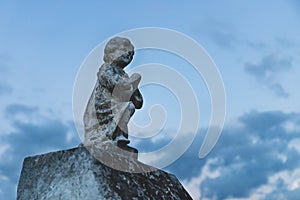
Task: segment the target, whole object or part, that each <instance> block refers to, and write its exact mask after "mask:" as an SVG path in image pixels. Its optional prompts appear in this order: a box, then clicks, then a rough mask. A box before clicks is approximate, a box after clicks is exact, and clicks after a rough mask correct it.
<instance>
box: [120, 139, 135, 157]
mask: <svg viewBox="0 0 300 200" xmlns="http://www.w3.org/2000/svg"><path fill="white" fill-rule="evenodd" d="M128 144H129V140H119V141H118V143H117V145H118V147H119V148H121V149H123V150H125V151H128V152H130V153H136V154H137V153H138V150H137V149H135V148H133V147H130V146H128Z"/></svg>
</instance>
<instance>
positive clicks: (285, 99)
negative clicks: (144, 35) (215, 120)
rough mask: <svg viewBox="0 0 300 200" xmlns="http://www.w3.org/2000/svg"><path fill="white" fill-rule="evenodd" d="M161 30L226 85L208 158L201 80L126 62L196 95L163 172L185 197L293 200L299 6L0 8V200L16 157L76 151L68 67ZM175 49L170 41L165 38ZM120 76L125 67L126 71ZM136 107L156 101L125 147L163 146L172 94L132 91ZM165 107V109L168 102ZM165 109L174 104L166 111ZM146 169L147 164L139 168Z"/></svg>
mask: <svg viewBox="0 0 300 200" xmlns="http://www.w3.org/2000/svg"><path fill="white" fill-rule="evenodd" d="M142 27H161V28H167V29H172V30H175V31H179V32H182V33H184V34H186V35H188V36H189V37H191V38H193V39H194V40H195V41H197V42H198V43H199V44H200V45H201V46H202V47H203V48H204V49H205V50H206V52H207V53H208V54H209V56H210V57H211V58H212V59H213V61H214V63H215V64H216V66H217V67H218V70H219V72H220V74H221V76H222V79H223V82H224V87H225V89H226V110H227V111H226V120H225V126H224V128H223V131H222V134H221V136H220V138H219V140H218V143H217V144H216V146H215V148H214V149H213V150H212V152H211V153H210V154H209V155H208V156H207V157H205V158H204V159H199V158H198V153H199V147H200V145H199V144H201V143H202V141H203V138H204V134H205V131H206V130H207V127H208V126H209V119H210V115H211V111H210V110H211V105H210V96H209V93H208V91H207V89H206V88H205V84H204V82H203V80H202V79H201V77H198V76H194V74H193V71H192V70H189V69H186V67H188V66H186V64H184V62H182V61H180V59H178V58H176V57H174V56H172V55H167V54H166V53H164V52H155V51H147V50H145V51H141V52H137V53H136V54H135V58H134V60H133V62H132V66H135V65H141V64H143V63H149V62H157V63H162V64H166V65H169V66H170V67H174V69H176V70H178V71H179V72H180V73H181V74H183V75H184V76H185V77H186V78H187V79H188V80H190V81H191V84H192V85H193V87H194V88H196V93H197V98H198V100H199V107H200V111H201V120H200V125H199V130H198V131H197V136H196V138H195V140H194V141H193V143H192V145H191V146H190V147H189V148H188V149H187V151H186V152H185V153H184V154H183V155H182V156H181V157H180V158H179V159H178V160H176V162H174V163H172V164H171V165H170V166H167V167H165V168H164V170H166V171H168V172H170V173H172V174H175V175H176V176H177V177H178V178H179V180H180V181H181V183H182V184H183V185H184V186H185V188H186V189H187V191H188V192H189V193H190V194H191V196H192V197H193V198H194V199H203V200H204V199H228V200H233V199H240V200H241V199H243V200H246V199H251V200H252V199H291V200H293V199H297V198H298V197H299V196H300V148H299V145H300V137H299V134H300V103H299V102H300V101H299V99H300V94H299V89H298V86H299V84H300V79H299V77H300V68H299V64H300V48H299V44H300V39H299V35H300V28H299V27H300V3H299V1H297V0H286V1H282V0H266V1H258V0H252V1H249V0H248V1H237V0H226V1H214V0H213V1H202V0H200V1H196V0H194V1H184V2H183V1H177V0H175V1H163V2H162V1H158V0H154V1H148V2H146V1H144V2H141V1H135V0H134V1H130V2H126V3H123V2H120V1H115V0H114V1H107V2H104V1H86V2H82V1H67V0H66V1H59V0H53V1H32V0H29V1H16V0H12V1H7V0H2V1H0V120H1V123H0V199H15V197H16V187H17V183H18V178H19V175H20V171H21V167H22V161H23V159H24V158H25V157H26V156H31V155H38V154H41V153H46V152H51V151H57V150H62V149H68V148H72V147H76V146H77V145H78V144H79V143H80V139H79V136H78V134H77V131H76V128H75V125H74V120H73V112H72V93H73V86H74V82H75V80H76V75H77V72H78V70H79V68H80V66H81V64H82V63H83V61H84V59H85V58H86V57H87V55H88V54H89V53H90V52H91V50H92V49H93V48H95V47H96V46H97V45H98V44H100V43H101V42H103V41H104V40H107V39H108V38H110V37H112V36H113V35H115V34H118V33H120V32H123V31H126V30H129V29H134V28H142ZM174 42H176V41H174ZM129 69H130V67H129ZM141 92H142V94H143V96H144V98H145V106H144V107H143V109H142V110H141V111H138V112H137V113H136V115H135V116H134V118H135V119H136V120H137V121H139V122H140V123H142V124H143V123H144V124H147V122H148V121H147V120H149V119H148V108H150V107H151V105H153V104H156V103H157V104H162V105H165V108H166V113H167V114H168V116H169V118H168V119H167V121H166V125H167V126H166V127H167V128H165V129H163V130H162V131H161V132H159V134H160V135H157V137H156V138H152V139H145V140H142V141H139V140H138V141H132V144H133V145H135V147H137V148H138V149H139V151H140V152H147V151H152V150H155V149H158V148H160V147H162V146H164V145H166V144H167V143H168V142H170V140H171V139H172V137H173V134H172V133H173V129H175V130H176V129H177V128H178V127H177V126H178V123H179V120H180V119H179V118H178V117H174V116H178V115H180V113H179V109H178V108H177V107H176V99H174V96H172V95H171V94H169V92H168V91H165V90H163V89H162V88H159V87H152V88H151V87H148V88H147V87H144V88H141ZM170 105H172V106H170ZM173 107H174V108H173ZM148 164H151V162H150V163H148Z"/></svg>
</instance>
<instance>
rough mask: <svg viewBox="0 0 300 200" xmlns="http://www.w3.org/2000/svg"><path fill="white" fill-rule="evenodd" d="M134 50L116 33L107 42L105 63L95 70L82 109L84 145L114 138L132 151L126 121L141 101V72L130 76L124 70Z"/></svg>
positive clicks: (109, 140) (118, 143)
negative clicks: (84, 107) (93, 81)
mask: <svg viewBox="0 0 300 200" xmlns="http://www.w3.org/2000/svg"><path fill="white" fill-rule="evenodd" d="M133 54H134V47H133V45H132V44H131V42H130V41H129V40H128V39H126V38H121V37H115V38H112V39H111V40H109V42H108V43H107V44H106V46H105V49H104V58H103V60H104V64H102V66H101V67H100V69H99V71H98V73H97V77H98V79H97V83H96V85H95V88H94V90H93V92H92V95H91V97H90V99H89V101H88V104H87V107H86V110H85V113H84V119H83V120H84V129H85V138H84V145H85V146H92V145H95V144H99V143H103V142H113V143H114V144H116V145H117V146H118V147H120V148H122V149H125V150H128V151H132V149H133V148H131V147H128V146H127V144H128V143H129V142H130V141H129V140H128V127H127V124H128V122H129V120H130V117H131V116H132V115H133V114H134V112H135V109H140V108H141V107H142V104H143V97H142V95H141V93H140V91H139V89H138V84H139V82H140V80H141V76H140V75H139V74H137V73H135V74H133V75H132V76H129V75H128V74H127V73H126V72H125V71H124V68H125V67H126V66H127V65H128V64H129V63H130V62H131V60H132V59H133ZM135 151H136V150H135ZM136 152H137V151H136Z"/></svg>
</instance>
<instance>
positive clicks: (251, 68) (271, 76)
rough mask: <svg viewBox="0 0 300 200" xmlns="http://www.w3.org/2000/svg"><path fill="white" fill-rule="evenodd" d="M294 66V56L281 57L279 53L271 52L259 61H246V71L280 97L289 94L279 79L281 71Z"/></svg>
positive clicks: (283, 71)
mask: <svg viewBox="0 0 300 200" xmlns="http://www.w3.org/2000/svg"><path fill="white" fill-rule="evenodd" d="M291 67H292V58H281V57H280V56H279V55H278V54H275V53H273V54H269V55H267V56H265V57H263V58H262V60H261V61H260V62H259V63H255V64H254V63H246V64H245V71H246V72H247V73H249V74H250V75H252V76H254V77H255V78H256V80H257V81H258V82H259V83H260V84H262V86H264V87H267V88H269V89H270V90H272V91H273V92H274V93H275V94H276V95H277V96H278V97H288V96H289V94H288V93H287V92H286V91H285V90H284V88H283V87H282V85H281V84H280V83H279V82H278V81H277V78H278V77H279V76H280V74H281V73H285V72H287V71H288V70H289V69H290V68H291Z"/></svg>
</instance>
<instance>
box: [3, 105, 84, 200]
mask: <svg viewBox="0 0 300 200" xmlns="http://www.w3.org/2000/svg"><path fill="white" fill-rule="evenodd" d="M5 115H6V116H7V118H8V119H9V120H11V123H12V125H13V128H14V131H13V132H11V133H10V134H8V135H4V136H3V135H2V136H0V137H1V138H0V139H1V140H0V141H1V142H0V143H1V144H0V145H4V144H5V145H9V148H8V149H7V150H6V151H5V152H4V153H3V154H2V155H1V156H0V178H1V176H5V177H7V180H3V181H0V189H1V190H2V192H0V199H13V198H15V195H16V191H15V186H16V184H17V182H18V178H19V175H20V170H21V167H22V161H23V159H24V157H26V156H32V155H37V154H41V153H46V152H49V151H55V150H60V149H67V148H70V147H74V146H76V145H78V144H79V140H78V139H77V137H73V138H72V139H70V140H67V133H68V132H70V131H73V133H74V135H75V136H76V133H75V132H74V127H73V124H72V123H71V122H70V123H63V122H62V121H61V120H59V119H55V118H52V117H47V116H42V115H41V114H40V111H39V109H38V108H36V107H29V106H26V105H21V104H14V105H10V106H8V107H7V108H6V110H5ZM18 115H22V116H27V117H28V118H27V119H24V118H18V117H15V116H18Z"/></svg>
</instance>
